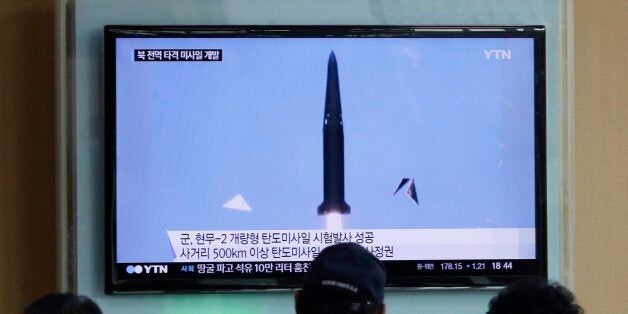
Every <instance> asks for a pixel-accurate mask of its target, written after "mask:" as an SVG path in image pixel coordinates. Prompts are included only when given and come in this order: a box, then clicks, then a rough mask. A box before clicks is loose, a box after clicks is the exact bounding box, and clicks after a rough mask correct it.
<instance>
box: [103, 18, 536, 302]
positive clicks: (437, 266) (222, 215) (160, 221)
mask: <svg viewBox="0 0 628 314" xmlns="http://www.w3.org/2000/svg"><path fill="white" fill-rule="evenodd" d="M544 55H545V48H544V28H543V27H540V26H513V27H409V26H404V27H399V26H272V27H271V26H206V27H202V26H172V27H167V26H107V27H106V28H105V94H106V99H105V113H106V184H105V185H106V214H107V219H106V224H107V226H106V230H107V235H106V239H107V254H106V255H107V256H106V277H107V278H106V288H105V290H106V291H107V292H108V293H113V292H141V291H197V290H200V291H203V290H205V291H217V290H218V291H221V290H251V289H286V288H294V287H298V286H299V285H300V283H301V281H302V278H303V275H304V274H305V273H306V272H307V270H308V267H309V265H310V263H311V261H312V259H314V258H315V257H316V256H317V254H318V252H320V251H321V249H323V248H324V247H326V246H329V245H331V244H333V243H338V242H355V243H358V244H361V245H363V246H364V247H365V248H367V249H368V250H369V251H371V252H372V253H373V254H374V255H375V256H377V257H378V258H380V259H381V260H382V261H384V263H385V265H386V267H387V270H388V277H389V281H388V286H389V287H432V286H437V287H443V286H492V285H503V284H506V283H508V282H510V281H512V280H515V279H520V278H524V277H529V276H545V275H546V244H545V241H546V231H545V225H546V221H545V220H546V218H545V217H546V196H545V193H546V192H545V188H546V185H545V180H546V175H545V160H546V159H545V67H544V63H545V61H544V59H545V56H544Z"/></svg>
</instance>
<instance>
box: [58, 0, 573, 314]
mask: <svg viewBox="0 0 628 314" xmlns="http://www.w3.org/2000/svg"><path fill="white" fill-rule="evenodd" d="M70 8H71V10H70V16H71V17H72V16H73V18H70V21H72V20H73V21H74V24H73V25H72V26H70V27H71V29H70V31H71V32H74V34H75V37H74V40H75V41H74V49H75V52H74V59H73V60H70V61H72V62H74V65H75V75H76V77H75V85H74V86H73V88H74V91H75V95H74V96H75V108H74V110H75V117H76V121H75V134H76V146H75V149H76V185H75V187H76V191H75V193H76V194H75V196H76V210H77V213H76V223H77V229H76V232H77V236H76V239H77V243H76V246H77V261H76V262H77V280H76V284H77V287H78V292H79V293H81V294H87V295H89V296H92V297H94V298H95V299H96V301H97V302H98V303H99V304H100V305H101V306H102V307H103V309H104V310H105V312H109V313H137V312H138V310H139V309H141V312H145V313H200V312H205V313H293V300H292V294H291V293H288V292H281V293H256V294H205V295H125V296H106V295H104V293H103V288H104V273H103V271H104V265H103V261H104V257H103V254H104V248H103V243H104V229H103V227H104V225H103V222H102V220H103V217H104V212H103V211H104V208H103V204H104V200H103V181H104V160H103V155H104V154H103V153H104V145H103V144H104V126H103V38H102V28H103V26H104V25H106V24H449V25H455V24H465V25H473V24H535V25H539V24H540V25H545V26H546V27H547V30H548V31H547V86H548V93H547V105H548V109H547V121H548V128H547V147H548V152H547V153H548V158H547V160H548V161H547V162H548V197H549V199H548V219H549V221H548V230H549V231H548V232H549V233H548V238H549V275H550V277H552V278H558V276H559V274H560V267H559V260H560V248H559V237H560V231H559V229H560V217H561V216H560V207H561V197H560V178H561V171H562V165H561V164H560V162H559V146H560V142H559V134H560V130H561V125H560V114H561V113H560V107H561V105H560V103H561V99H559V95H558V88H559V75H558V73H559V38H560V32H559V22H560V21H559V12H560V10H559V9H560V8H559V3H558V1H544V0H536V1H526V2H523V1H482V2H478V1H463V0H458V1H447V2H443V1H438V0H434V1H420V2H419V1H396V2H394V3H390V2H388V1H368V2H367V1H358V0H356V1H333V0H326V1H287V0H286V1H252V0H251V1H246V0H240V1H233V0H232V1H201V0H194V1H167V0H126V1H123V0H103V1H87V0H77V1H75V2H74V3H72V4H71V5H70ZM494 293H495V292H494V291H489V290H464V291H461V290H456V291H421V292H391V293H388V294H387V296H386V298H387V303H388V306H389V310H390V312H391V313H414V312H423V313H483V312H485V309H486V304H487V302H488V300H489V299H490V298H491V297H492V296H493V295H494ZM453 300H455V302H453Z"/></svg>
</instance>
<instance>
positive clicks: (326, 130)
mask: <svg viewBox="0 0 628 314" xmlns="http://www.w3.org/2000/svg"><path fill="white" fill-rule="evenodd" d="M344 150H345V143H344V132H343V127H342V108H341V105H340V86H339V84H338V64H337V63H336V55H335V54H334V52H333V51H332V52H331V54H330V55H329V60H328V61H327V93H326V96H325V116H324V120H323V193H324V195H323V203H321V205H320V206H318V214H319V215H325V214H329V213H339V214H349V213H351V207H350V206H349V205H347V203H346V202H345V156H344V155H345V154H344Z"/></svg>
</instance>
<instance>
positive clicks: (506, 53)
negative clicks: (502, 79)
mask: <svg viewBox="0 0 628 314" xmlns="http://www.w3.org/2000/svg"><path fill="white" fill-rule="evenodd" d="M484 56H485V57H486V60H490V59H495V60H510V58H512V51H511V50H494V49H493V50H484Z"/></svg>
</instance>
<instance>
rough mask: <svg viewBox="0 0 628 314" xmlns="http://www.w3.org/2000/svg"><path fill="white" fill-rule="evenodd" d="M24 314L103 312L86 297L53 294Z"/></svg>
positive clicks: (42, 298)
mask: <svg viewBox="0 0 628 314" xmlns="http://www.w3.org/2000/svg"><path fill="white" fill-rule="evenodd" d="M24 314H102V311H101V310H100V308H99V307H98V305H96V303H94V301H92V300H91V299H90V298H88V297H86V296H77V295H75V294H73V293H51V294H48V295H45V296H43V297H41V298H39V299H37V300H35V302H33V303H31V304H30V305H29V306H28V307H27V308H26V309H25V310H24Z"/></svg>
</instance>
